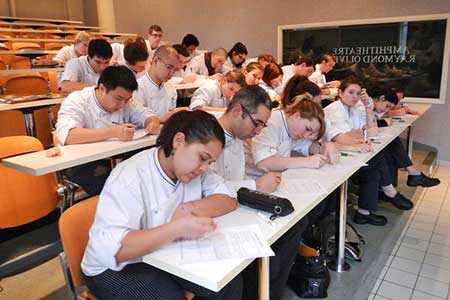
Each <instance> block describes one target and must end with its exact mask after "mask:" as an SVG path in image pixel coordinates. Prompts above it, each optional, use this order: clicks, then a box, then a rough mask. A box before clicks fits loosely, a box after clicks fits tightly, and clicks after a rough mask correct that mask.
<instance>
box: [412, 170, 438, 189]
mask: <svg viewBox="0 0 450 300" xmlns="http://www.w3.org/2000/svg"><path fill="white" fill-rule="evenodd" d="M439 183H441V181H440V180H439V179H437V178H431V177H428V176H427V175H425V174H423V173H422V172H420V175H408V181H406V184H407V185H408V186H423V187H430V186H435V185H438V184H439Z"/></svg>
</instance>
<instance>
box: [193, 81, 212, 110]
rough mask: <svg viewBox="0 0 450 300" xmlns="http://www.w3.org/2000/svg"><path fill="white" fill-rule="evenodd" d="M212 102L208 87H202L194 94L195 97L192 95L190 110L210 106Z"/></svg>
mask: <svg viewBox="0 0 450 300" xmlns="http://www.w3.org/2000/svg"><path fill="white" fill-rule="evenodd" d="M211 100H212V99H211V92H210V91H209V90H208V88H207V87H205V86H201V87H199V88H198V89H197V90H196V91H195V92H194V95H192V99H191V104H190V105H189V108H190V109H194V108H196V107H199V106H204V105H209V103H210V102H211Z"/></svg>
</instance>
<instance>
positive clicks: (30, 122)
mask: <svg viewBox="0 0 450 300" xmlns="http://www.w3.org/2000/svg"><path fill="white" fill-rule="evenodd" d="M23 118H24V120H25V131H26V133H27V135H28V136H36V134H35V133H34V116H33V111H24V112H23Z"/></svg>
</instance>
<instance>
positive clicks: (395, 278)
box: [384, 268, 417, 288]
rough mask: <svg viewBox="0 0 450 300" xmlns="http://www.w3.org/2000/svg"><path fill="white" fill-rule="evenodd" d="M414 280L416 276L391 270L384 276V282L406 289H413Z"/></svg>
mask: <svg viewBox="0 0 450 300" xmlns="http://www.w3.org/2000/svg"><path fill="white" fill-rule="evenodd" d="M416 280H417V275H415V274H411V273H408V272H405V271H402V270H397V269H393V268H390V269H389V270H388V271H387V273H386V276H384V281H389V282H392V283H395V284H398V285H401V286H405V287H408V288H414V285H415V284H416Z"/></svg>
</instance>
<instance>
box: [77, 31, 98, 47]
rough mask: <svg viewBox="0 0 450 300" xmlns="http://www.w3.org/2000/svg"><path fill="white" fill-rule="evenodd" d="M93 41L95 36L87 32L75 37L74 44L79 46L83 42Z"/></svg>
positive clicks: (79, 33)
mask: <svg viewBox="0 0 450 300" xmlns="http://www.w3.org/2000/svg"><path fill="white" fill-rule="evenodd" d="M92 39H93V36H92V35H91V34H90V33H87V32H86V31H80V32H78V33H77V35H76V36H75V40H74V44H75V45H76V44H79V43H82V42H86V41H90V40H92Z"/></svg>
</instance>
